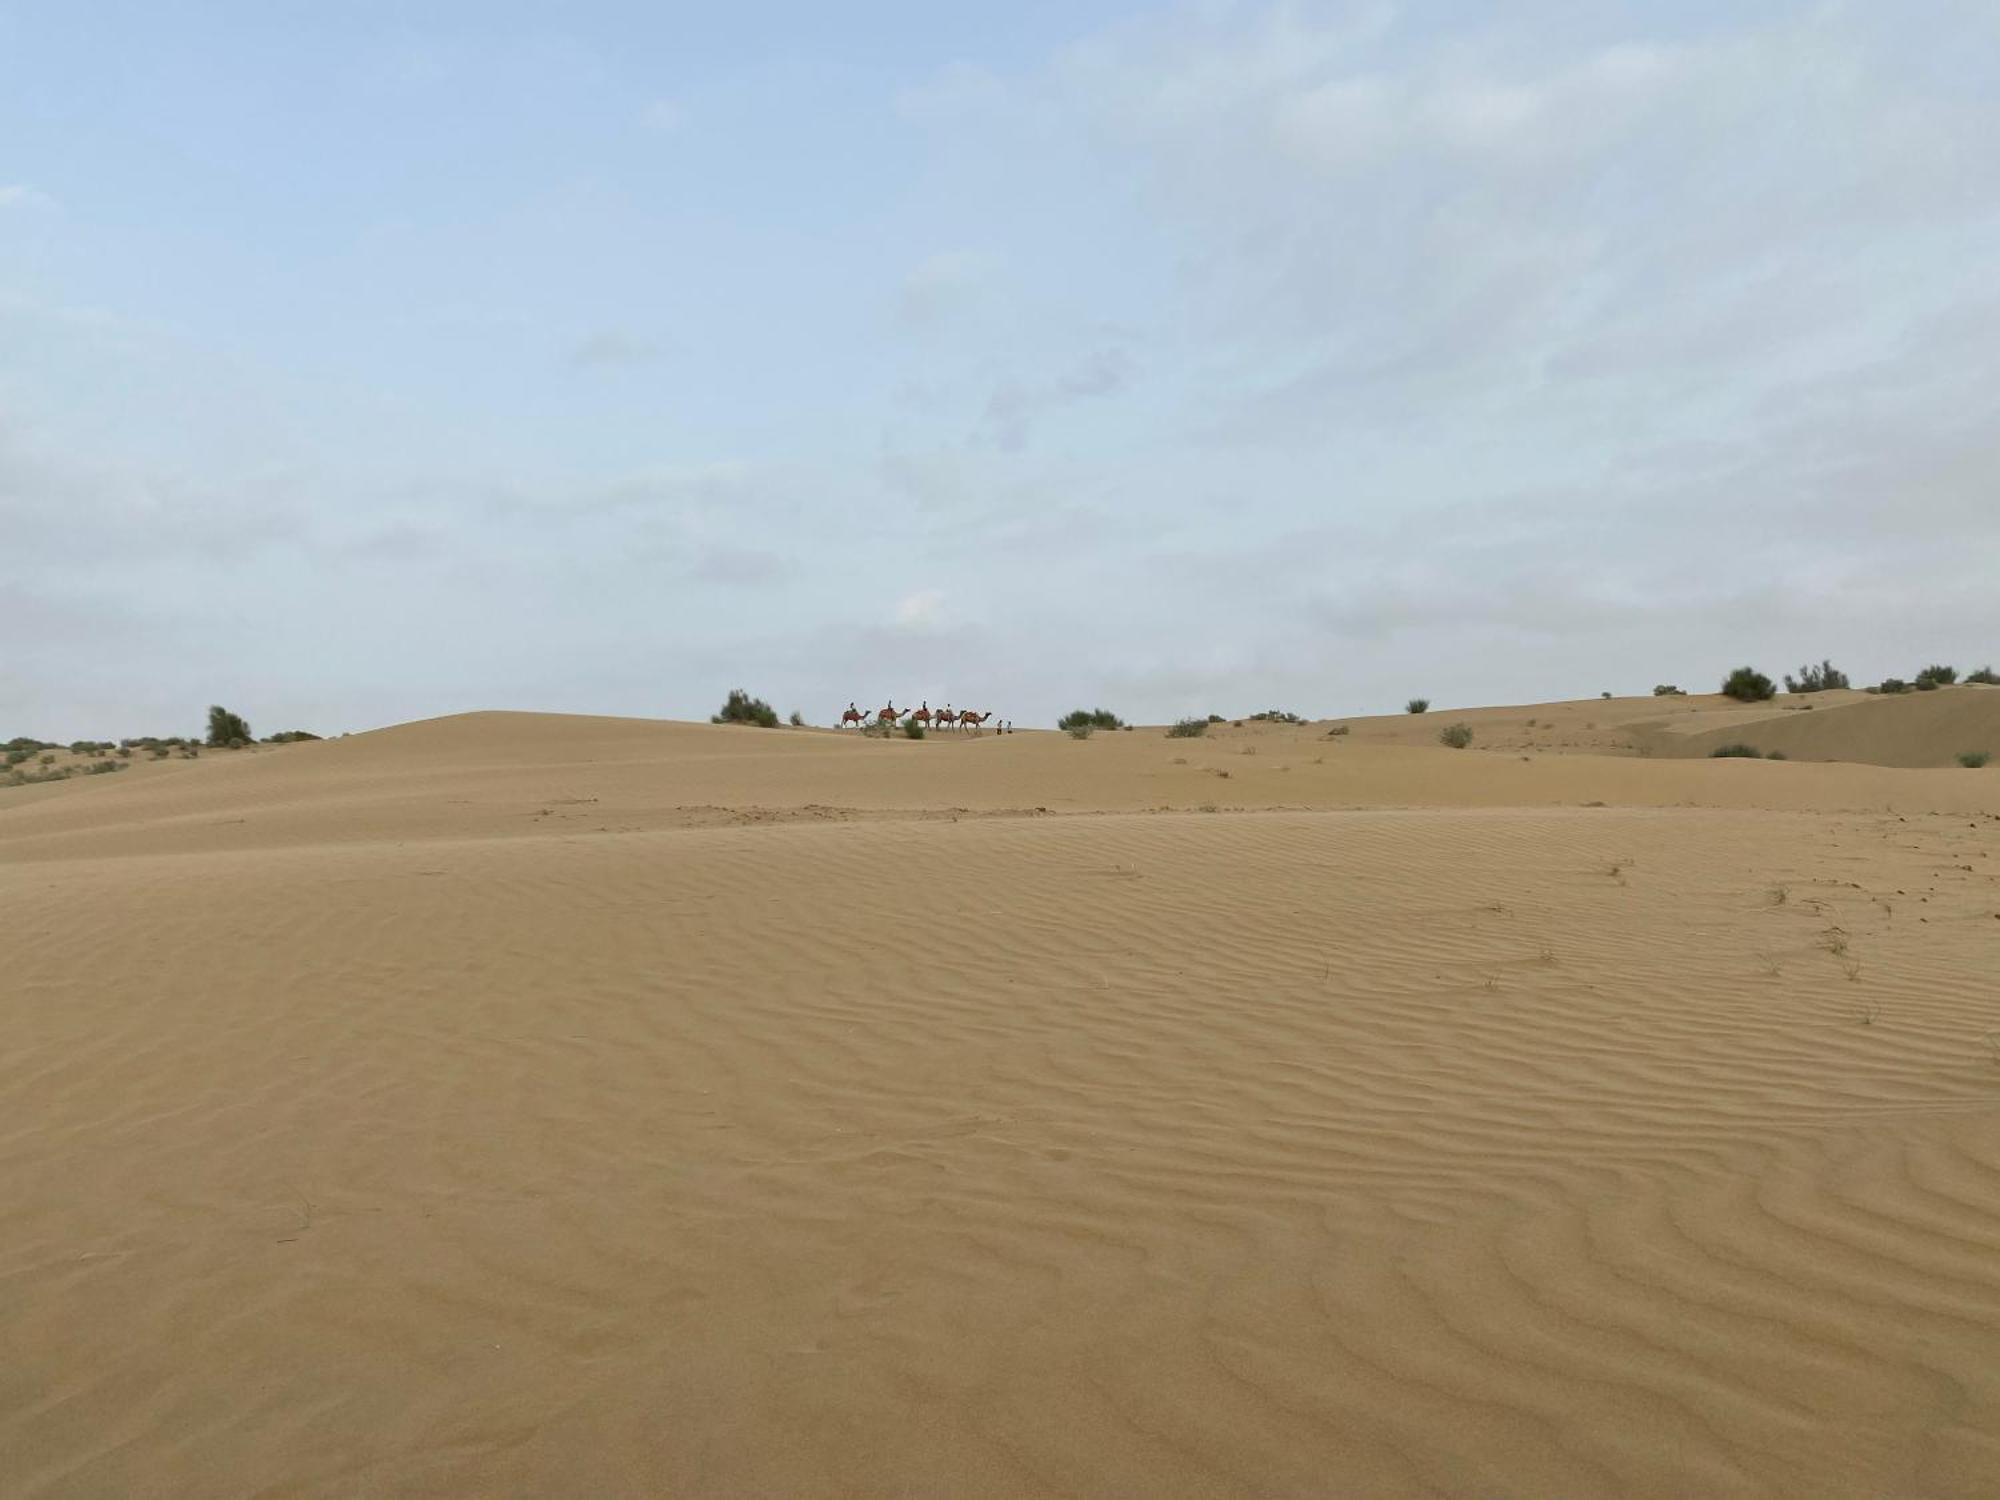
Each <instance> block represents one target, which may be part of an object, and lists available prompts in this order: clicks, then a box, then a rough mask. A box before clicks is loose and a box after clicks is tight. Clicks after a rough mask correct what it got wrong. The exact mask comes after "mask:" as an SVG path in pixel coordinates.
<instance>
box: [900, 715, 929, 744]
mask: <svg viewBox="0 0 2000 1500" xmlns="http://www.w3.org/2000/svg"><path fill="white" fill-rule="evenodd" d="M923 737H924V726H923V725H921V724H919V723H918V722H917V721H916V720H915V719H905V720H904V721H903V738H904V739H906V740H920V739H922V738H923Z"/></svg>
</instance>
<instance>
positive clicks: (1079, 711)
mask: <svg viewBox="0 0 2000 1500" xmlns="http://www.w3.org/2000/svg"><path fill="white" fill-rule="evenodd" d="M1079 724H1088V725H1089V726H1090V727H1091V728H1092V729H1123V728H1124V727H1125V721H1124V720H1123V719H1121V718H1119V717H1118V715H1116V714H1114V713H1113V712H1112V711H1111V710H1110V709H1108V708H1073V709H1071V710H1070V711H1069V712H1068V713H1066V714H1064V715H1063V716H1062V717H1061V718H1060V719H1057V720H1056V728H1058V729H1066V730H1069V731H1070V732H1071V733H1072V734H1074V733H1075V732H1076V726H1077V725H1079ZM1076 737H1077V738H1078V739H1080V740H1082V739H1088V738H1089V737H1090V736H1089V735H1088V734H1079V735H1077V736H1076Z"/></svg>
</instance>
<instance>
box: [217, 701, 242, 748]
mask: <svg viewBox="0 0 2000 1500" xmlns="http://www.w3.org/2000/svg"><path fill="white" fill-rule="evenodd" d="M252 738H253V736H252V735H251V733H250V725H249V722H248V721H247V720H245V719H244V718H243V716H242V715H241V714H233V713H231V712H230V711H229V710H228V709H226V708H224V707H223V706H222V705H221V704H220V703H214V704H210V705H209V710H208V743H209V744H211V745H230V746H235V745H243V744H248V743H249V742H250V740H251V739H252Z"/></svg>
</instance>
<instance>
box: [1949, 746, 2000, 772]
mask: <svg viewBox="0 0 2000 1500" xmlns="http://www.w3.org/2000/svg"><path fill="white" fill-rule="evenodd" d="M1992 758H1993V757H1992V756H1990V755H1988V754H1987V753H1986V752H1985V751H1984V750H1966V751H1962V752H1960V754H1959V757H1958V763H1959V764H1960V765H1961V766H1964V767H1965V769H1966V770H1968V771H1976V770H1978V769H1979V768H1980V767H1981V766H1983V765H1985V764H1986V762H1987V761H1989V760H1991V759H1992Z"/></svg>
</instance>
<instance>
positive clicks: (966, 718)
mask: <svg viewBox="0 0 2000 1500" xmlns="http://www.w3.org/2000/svg"><path fill="white" fill-rule="evenodd" d="M992 717H993V710H992V709H990V708H989V709H987V710H986V712H985V713H983V714H976V713H974V712H973V711H972V710H971V709H969V708H961V709H960V710H959V711H958V722H959V723H960V724H961V725H962V726H964V727H965V728H967V729H977V728H978V727H979V726H980V725H981V724H984V723H985V722H986V721H987V720H988V719H990V718H992Z"/></svg>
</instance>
